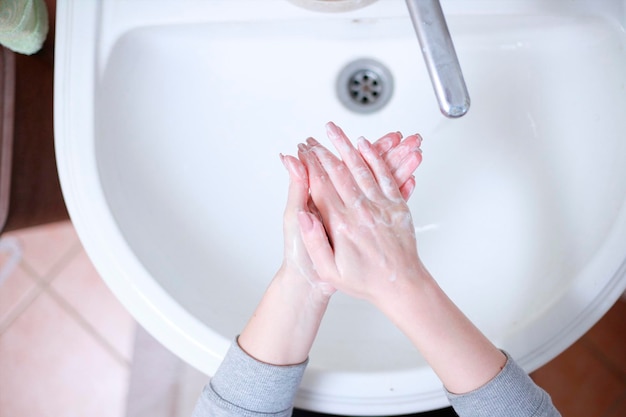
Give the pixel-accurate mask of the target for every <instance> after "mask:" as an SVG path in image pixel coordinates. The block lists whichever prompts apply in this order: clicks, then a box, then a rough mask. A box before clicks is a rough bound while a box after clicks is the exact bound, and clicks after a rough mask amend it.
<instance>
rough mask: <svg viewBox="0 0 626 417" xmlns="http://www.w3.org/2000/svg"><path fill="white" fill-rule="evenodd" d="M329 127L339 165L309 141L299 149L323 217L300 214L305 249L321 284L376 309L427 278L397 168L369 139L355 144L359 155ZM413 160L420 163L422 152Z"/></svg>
mask: <svg viewBox="0 0 626 417" xmlns="http://www.w3.org/2000/svg"><path fill="white" fill-rule="evenodd" d="M327 129H328V136H329V138H330V140H331V142H332V143H333V145H334V146H335V147H336V148H337V150H338V151H339V154H340V155H341V158H342V159H343V160H340V159H338V158H337V157H336V156H335V155H333V154H332V153H331V152H330V151H329V150H327V149H326V148H325V147H324V146H322V145H321V144H319V143H318V142H317V141H315V140H314V139H308V140H307V145H304V144H301V145H300V146H299V153H298V156H299V158H300V160H301V161H302V162H303V164H304V165H305V167H306V169H307V171H308V176H309V180H308V181H309V187H310V190H311V198H312V200H313V202H314V203H315V206H316V207H317V209H318V210H319V213H320V215H321V218H322V221H320V219H318V218H317V217H316V216H313V215H312V214H311V213H310V212H308V211H306V210H301V211H300V212H299V214H298V220H299V222H300V227H301V232H302V235H303V237H304V243H305V246H306V249H307V251H308V253H309V256H310V257H311V260H312V262H313V264H314V265H315V270H316V272H317V273H318V274H319V276H320V277H321V279H320V281H325V282H327V283H328V284H329V285H331V286H332V287H334V288H337V289H339V290H341V291H343V292H346V293H348V294H350V295H353V296H357V297H360V298H365V299H368V300H370V301H372V302H374V303H375V304H377V303H378V301H382V300H383V299H388V298H390V297H391V296H392V294H393V293H394V292H396V291H400V290H401V288H402V286H403V285H404V283H405V280H406V279H409V278H411V279H412V278H415V277H419V276H420V275H421V274H423V273H425V270H424V268H423V267H422V265H421V262H420V260H419V258H418V256H417V248H416V242H415V229H414V227H413V223H412V219H411V214H410V211H409V208H408V206H407V205H406V203H405V201H404V195H403V193H402V191H401V190H400V188H399V187H398V181H397V177H396V174H397V173H398V172H399V171H400V170H393V169H389V167H388V166H387V164H386V162H385V160H384V158H383V156H381V155H380V152H379V151H378V149H377V148H375V147H374V146H373V145H372V144H370V143H369V142H368V141H367V140H365V139H363V138H361V139H359V142H358V150H357V149H356V148H354V146H352V144H351V143H350V141H349V140H348V138H347V137H346V136H345V134H344V133H343V132H342V131H341V130H340V129H339V128H338V127H337V126H335V125H334V124H332V123H329V124H328V125H327ZM416 139H417V137H416ZM416 143H417V140H416ZM418 148H419V147H418ZM413 155H415V156H416V159H415V160H416V161H417V165H419V162H420V161H421V154H420V153H419V152H414V153H413ZM411 157H414V156H411ZM327 236H328V237H327ZM331 245H332V246H331Z"/></svg>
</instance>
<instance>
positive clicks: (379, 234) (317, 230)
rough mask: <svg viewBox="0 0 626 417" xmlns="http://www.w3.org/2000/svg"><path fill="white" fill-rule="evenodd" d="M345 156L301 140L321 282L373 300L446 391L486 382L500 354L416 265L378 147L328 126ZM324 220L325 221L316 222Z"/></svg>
mask: <svg viewBox="0 0 626 417" xmlns="http://www.w3.org/2000/svg"><path fill="white" fill-rule="evenodd" d="M328 136H329V138H330V139H331V141H332V142H333V144H334V145H335V147H336V148H337V149H338V151H339V153H340V155H341V157H342V159H343V161H340V160H339V159H337V157H335V156H334V155H333V154H332V153H331V152H330V151H328V150H327V149H326V148H324V147H323V146H322V145H320V144H319V143H317V142H316V141H314V140H308V141H307V145H304V144H302V145H300V146H299V148H300V152H299V154H298V156H299V158H300V159H301V160H302V161H303V162H304V165H305V167H306V168H307V170H308V174H309V186H310V189H311V197H312V199H313V201H314V202H315V205H316V206H317V208H318V209H319V213H320V215H321V218H322V221H320V220H319V219H318V218H317V217H315V216H313V215H311V214H310V213H309V212H306V211H301V212H299V213H298V221H299V222H300V230H301V233H302V237H303V242H304V244H305V246H306V248H307V251H308V252H309V256H310V258H311V260H312V263H313V265H314V266H315V270H316V271H317V273H318V274H319V276H320V277H321V280H324V281H327V282H328V284H329V285H331V286H333V287H335V288H337V289H338V290H341V291H344V292H346V293H348V294H351V295H353V296H357V297H361V298H365V299H367V300H369V301H370V302H372V303H373V304H374V305H375V306H376V307H378V308H379V309H380V311H381V312H382V313H383V314H385V315H386V316H387V317H388V318H389V319H390V320H391V321H392V322H393V323H394V324H395V325H396V326H398V328H399V329H400V330H401V331H402V332H404V333H405V334H406V335H407V337H408V338H409V339H410V340H411V342H412V343H413V345H414V346H415V347H416V348H417V349H418V350H419V351H420V352H421V353H422V355H423V356H424V358H425V359H426V361H427V362H428V363H429V364H430V366H431V367H432V368H433V370H434V371H435V372H436V373H437V375H439V377H440V378H441V380H442V381H443V383H444V385H445V386H446V388H447V389H448V390H449V391H450V392H454V393H465V392H469V391H472V390H475V389H476V388H478V387H481V386H483V385H484V384H485V383H487V382H488V381H490V380H491V379H492V378H493V377H494V376H495V375H497V374H498V372H500V370H501V369H502V367H503V366H504V363H505V362H506V357H505V356H504V354H503V353H502V352H500V351H499V350H498V349H497V348H496V347H495V346H494V345H493V344H492V343H491V342H490V341H489V340H488V339H487V338H486V337H485V336H484V335H483V334H482V333H481V332H480V330H478V329H477V328H476V327H475V326H474V325H473V324H472V323H471V322H470V321H469V320H468V319H467V317H465V315H463V313H462V312H461V311H460V310H459V309H458V307H457V306H456V305H454V303H453V302H452V301H451V300H450V299H449V298H448V297H447V296H446V294H445V293H444V292H443V291H442V290H441V288H440V287H439V286H438V285H437V283H436V282H435V280H434V279H433V278H432V277H431V276H430V274H429V273H428V271H427V270H426V269H425V268H424V266H423V265H422V263H421V261H420V259H419V257H418V255H417V247H416V242H415V229H414V228H413V224H412V221H411V215H410V213H409V209H408V207H407V205H406V203H405V202H404V200H403V198H402V197H403V195H402V193H401V191H400V189H399V188H398V186H397V183H396V181H395V180H394V175H393V173H392V171H391V170H389V169H388V167H387V165H386V164H385V162H384V160H383V158H382V157H381V156H380V154H379V152H377V151H376V150H375V148H374V147H373V146H372V145H371V144H370V143H369V142H367V141H366V140H364V139H360V140H359V141H358V148H359V149H358V152H357V150H356V149H354V147H353V146H352V145H351V144H350V142H349V141H348V139H347V138H346V136H345V135H344V134H343V132H342V131H341V130H340V129H339V128H337V127H336V126H335V125H333V124H329V125H328ZM322 222H323V223H322Z"/></svg>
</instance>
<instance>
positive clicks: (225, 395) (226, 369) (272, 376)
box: [193, 342, 307, 417]
mask: <svg viewBox="0 0 626 417" xmlns="http://www.w3.org/2000/svg"><path fill="white" fill-rule="evenodd" d="M306 364H307V363H306V362H304V363H301V364H298V365H291V366H276V365H269V364H267V363H263V362H259V361H257V360H256V359H254V358H252V357H250V356H249V355H248V354H247V353H246V352H244V351H243V350H242V349H241V348H240V347H239V344H238V343H237V342H233V344H232V345H231V347H230V349H229V351H228V353H227V354H226V356H225V357H224V361H223V362H222V364H221V365H220V367H219V368H218V370H217V372H216V373H215V375H214V376H213V378H212V379H211V381H210V382H209V383H208V384H207V385H206V386H205V387H204V390H203V391H202V394H201V395H200V399H199V400H198V403H197V404H196V408H195V410H194V412H193V417H231V416H233V417H234V416H241V417H260V416H263V417H289V416H291V413H292V409H293V401H294V397H295V395H296V391H297V390H298V386H299V385H300V381H301V380H302V375H303V374H304V369H305V368H306Z"/></svg>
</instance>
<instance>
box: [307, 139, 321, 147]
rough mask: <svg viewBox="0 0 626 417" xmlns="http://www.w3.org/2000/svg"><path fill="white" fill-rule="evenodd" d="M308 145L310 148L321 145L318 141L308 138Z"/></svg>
mask: <svg viewBox="0 0 626 417" xmlns="http://www.w3.org/2000/svg"><path fill="white" fill-rule="evenodd" d="M306 143H307V144H308V145H310V146H317V145H319V144H320V143H319V142H318V141H316V140H315V139H314V138H307V140H306Z"/></svg>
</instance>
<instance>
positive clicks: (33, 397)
mask: <svg viewBox="0 0 626 417" xmlns="http://www.w3.org/2000/svg"><path fill="white" fill-rule="evenodd" d="M128 372H129V371H128V367H126V366H124V365H123V364H120V363H119V361H117V360H115V359H113V358H112V356H111V355H110V354H109V353H108V352H107V351H106V350H105V349H103V348H102V346H101V345H100V344H99V343H98V342H97V341H96V340H95V339H94V338H93V337H92V335H90V334H89V333H88V332H86V331H85V330H84V329H83V328H82V327H81V326H80V325H78V324H77V322H76V321H75V320H74V318H73V317H72V316H71V315H69V314H67V312H66V311H64V310H63V309H62V308H61V307H60V306H59V304H58V303H57V302H55V300H54V299H53V298H52V297H50V296H49V295H48V294H45V293H44V294H42V295H40V296H39V297H38V298H37V299H36V300H35V301H34V302H33V304H32V305H31V306H30V307H29V308H28V309H27V310H26V311H25V312H24V313H23V314H22V315H21V316H20V317H19V318H18V319H17V320H16V321H15V322H14V323H13V325H12V326H11V327H10V328H9V329H8V330H7V331H6V332H5V333H4V334H3V335H2V336H1V337H0V415H1V416H20V417H31V416H32V417H46V416H50V417H52V416H54V417H58V416H90V417H121V416H123V415H124V409H125V396H126V391H127V387H128V378H129V375H128Z"/></svg>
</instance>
